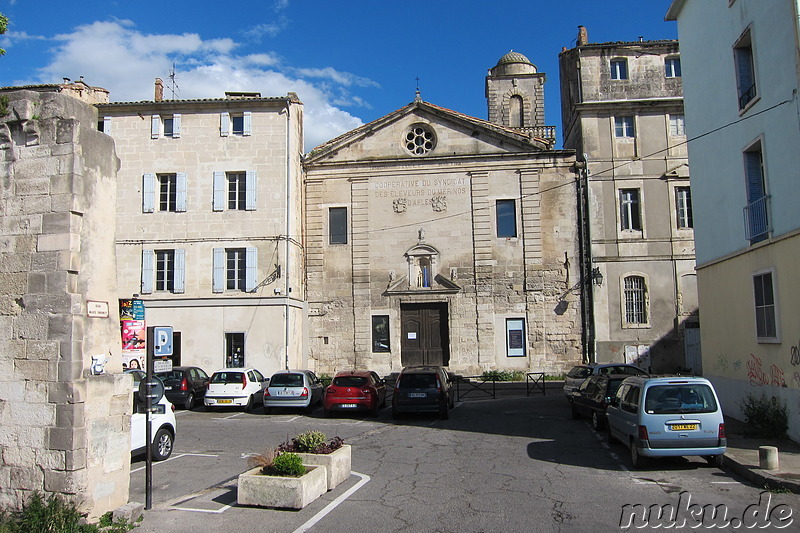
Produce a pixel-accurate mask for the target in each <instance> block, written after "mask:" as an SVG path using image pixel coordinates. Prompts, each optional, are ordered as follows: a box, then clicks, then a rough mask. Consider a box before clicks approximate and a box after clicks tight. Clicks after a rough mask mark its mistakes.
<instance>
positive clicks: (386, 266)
mask: <svg viewBox="0 0 800 533" xmlns="http://www.w3.org/2000/svg"><path fill="white" fill-rule="evenodd" d="M542 82H543V74H540V73H538V72H537V70H536V68H535V66H533V65H532V64H531V63H530V61H529V60H528V59H527V58H525V56H523V55H522V54H518V53H514V52H511V53H509V54H507V55H506V56H504V57H503V58H501V60H500V61H499V62H498V65H497V66H496V67H494V68H493V69H491V70H490V72H489V75H488V76H487V81H486V94H487V98H488V103H489V116H490V117H491V120H490V121H487V120H481V119H477V118H473V117H469V116H466V115H464V114H461V113H458V112H456V111H451V110H449V109H445V108H443V107H439V106H437V105H434V104H431V103H428V102H425V101H423V100H422V99H421V98H420V97H419V94H418V95H417V98H416V99H415V100H414V101H413V102H412V103H410V104H408V105H407V106H405V107H403V108H400V109H398V110H397V111H394V112H392V113H389V114H388V115H386V116H384V117H382V118H380V119H378V120H376V121H374V122H371V123H369V124H366V125H364V126H362V127H359V128H357V129H355V130H352V131H350V132H348V133H346V134H344V135H342V136H340V137H338V138H336V139H333V140H331V141H329V142H327V143H325V144H323V145H321V146H319V147H317V148H316V149H314V150H312V151H311V152H310V153H309V154H308V155H307V156H306V158H305V162H304V167H305V172H306V181H305V194H306V204H305V219H306V254H307V256H306V268H307V279H308V282H307V283H308V284H307V288H308V293H307V294H308V306H309V331H310V341H309V343H310V358H311V359H312V360H313V362H314V364H315V365H316V368H317V370H319V371H322V372H328V373H332V372H335V371H338V370H343V369H352V368H361V367H368V368H371V369H374V370H376V371H378V372H380V373H389V372H394V371H398V370H399V369H401V368H402V367H403V366H406V365H409V364H419V363H434V364H442V365H445V366H448V367H449V368H450V370H452V371H455V372H459V373H462V374H467V375H472V374H474V373H479V372H481V371H484V370H488V369H502V370H512V369H517V370H531V371H547V372H551V373H557V372H563V371H564V370H565V369H568V368H569V367H570V366H571V365H573V364H574V363H575V362H576V361H579V360H580V356H581V347H580V316H581V310H580V293H579V290H578V289H579V285H580V280H579V270H578V266H579V263H578V245H577V214H576V202H575V177H576V176H575V174H574V163H575V157H574V152H573V151H571V150H554V149H552V141H553V137H554V135H553V131H554V129H553V128H547V127H544V125H543V119H544V113H543V107H542V102H543V100H542V98H543V93H542V85H541V84H542Z"/></svg>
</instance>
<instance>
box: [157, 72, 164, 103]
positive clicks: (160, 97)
mask: <svg viewBox="0 0 800 533" xmlns="http://www.w3.org/2000/svg"><path fill="white" fill-rule="evenodd" d="M163 99H164V82H163V81H161V78H156V98H155V101H156V102H160V101H162V100H163Z"/></svg>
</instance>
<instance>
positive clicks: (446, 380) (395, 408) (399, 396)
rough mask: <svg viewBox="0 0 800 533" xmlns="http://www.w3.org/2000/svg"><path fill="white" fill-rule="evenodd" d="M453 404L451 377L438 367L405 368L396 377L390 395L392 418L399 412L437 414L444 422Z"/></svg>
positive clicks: (398, 414) (399, 413)
mask: <svg viewBox="0 0 800 533" xmlns="http://www.w3.org/2000/svg"><path fill="white" fill-rule="evenodd" d="M454 404H455V400H454V399H453V393H452V378H451V377H450V374H449V373H448V372H447V370H445V369H444V368H442V367H440V366H428V365H423V366H408V367H406V368H404V369H403V370H402V371H401V372H400V375H398V376H397V381H396V382H395V386H394V394H393V395H392V416H393V417H394V418H397V417H398V416H400V415H401V414H402V413H429V412H434V413H436V412H438V413H439V416H440V417H441V418H444V419H447V418H449V417H450V409H452V408H453V406H454Z"/></svg>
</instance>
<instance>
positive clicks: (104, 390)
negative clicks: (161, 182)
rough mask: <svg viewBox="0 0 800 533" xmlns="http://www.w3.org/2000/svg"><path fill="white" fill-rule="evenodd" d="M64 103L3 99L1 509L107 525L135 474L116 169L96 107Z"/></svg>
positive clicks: (63, 99)
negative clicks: (121, 308)
mask: <svg viewBox="0 0 800 533" xmlns="http://www.w3.org/2000/svg"><path fill="white" fill-rule="evenodd" d="M59 92H60V91H59V89H58V88H57V87H50V86H47V87H41V88H40V90H38V91H37V92H34V91H25V90H17V91H3V92H2V94H0V98H2V102H0V108H2V109H0V165H1V168H2V182H0V428H2V430H0V507H9V508H20V507H21V506H22V505H23V503H24V502H25V501H27V499H28V498H29V497H30V496H31V495H32V494H33V493H34V492H41V493H44V494H45V495H50V494H60V495H62V496H64V497H65V498H66V499H68V500H70V501H72V502H74V503H76V504H77V505H78V507H79V509H81V510H82V511H84V512H86V513H88V514H89V516H90V517H92V518H96V517H98V516H99V515H101V514H103V513H104V512H105V511H108V510H111V509H114V508H116V507H118V506H120V505H123V504H125V503H127V500H128V485H129V471H130V433H129V431H130V411H131V404H132V402H131V390H130V389H131V380H130V376H127V375H125V374H122V373H121V363H120V335H119V317H118V312H117V308H118V304H117V294H116V288H117V283H116V269H115V254H114V238H115V236H114V231H115V224H114V220H115V219H114V211H115V202H114V201H113V200H112V201H109V198H111V199H114V198H116V171H117V167H118V160H117V158H116V156H115V152H114V142H113V140H112V139H111V138H110V137H108V136H107V135H104V134H103V133H100V132H98V131H97V127H96V125H97V112H96V110H95V108H94V106H92V105H89V104H88V103H85V102H82V101H81V100H79V99H78V98H76V97H73V96H68V95H67V94H71V93H69V91H67V92H66V94H63V93H62V94H59ZM90 305H91V307H92V312H91V313H90V312H89V310H88V308H89V307H90ZM93 356H94V357H95V358H96V359H98V360H101V361H102V360H105V359H108V363H107V364H106V365H105V369H104V371H99V369H95V372H92V371H91V367H92V358H93ZM95 373H96V374H97V375H95Z"/></svg>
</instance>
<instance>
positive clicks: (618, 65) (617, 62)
mask: <svg viewBox="0 0 800 533" xmlns="http://www.w3.org/2000/svg"><path fill="white" fill-rule="evenodd" d="M611 79H612V80H627V79H628V61H627V60H626V59H612V60H611Z"/></svg>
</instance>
